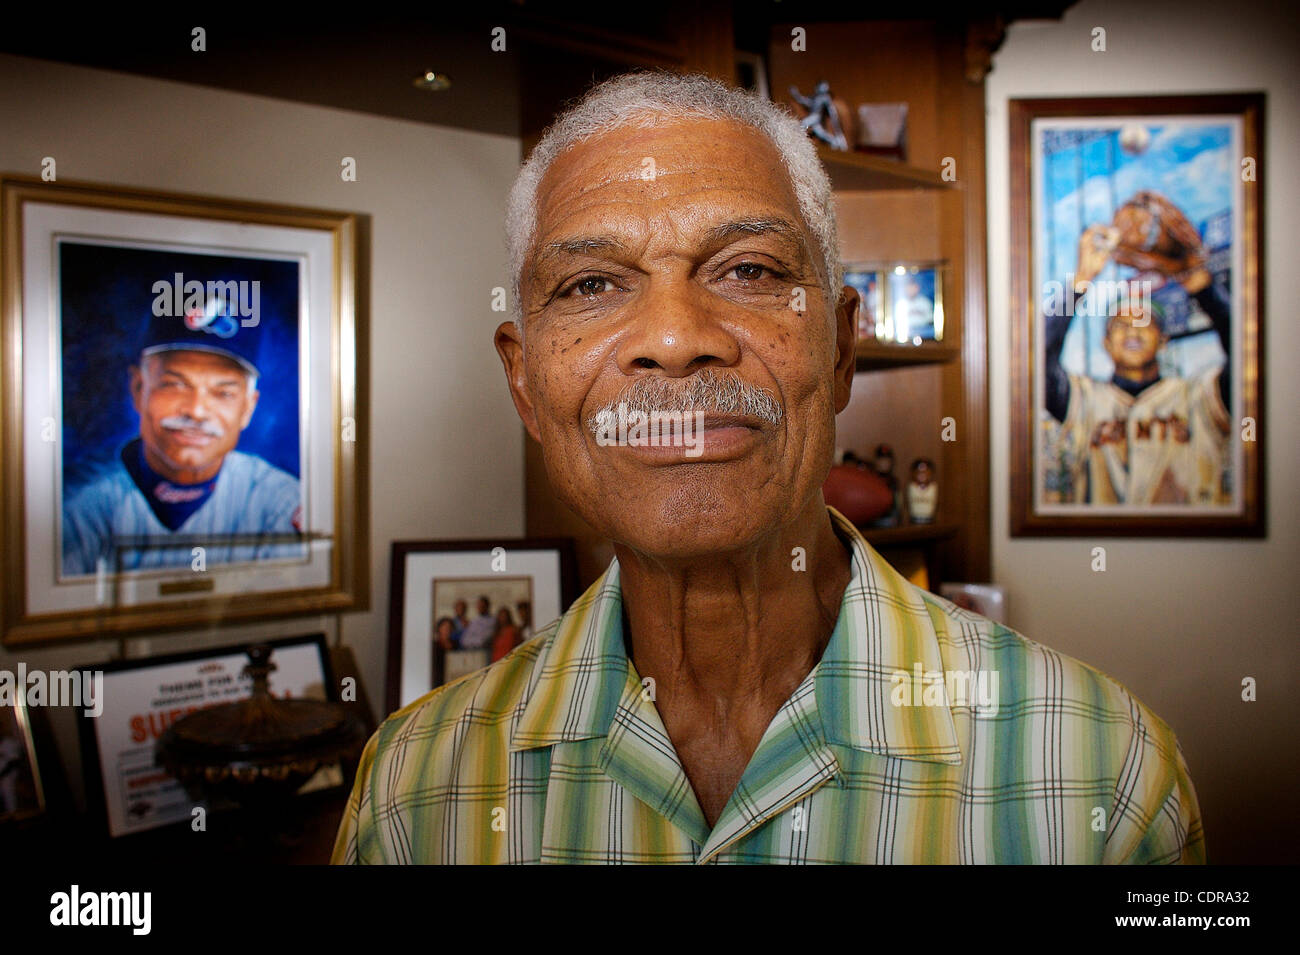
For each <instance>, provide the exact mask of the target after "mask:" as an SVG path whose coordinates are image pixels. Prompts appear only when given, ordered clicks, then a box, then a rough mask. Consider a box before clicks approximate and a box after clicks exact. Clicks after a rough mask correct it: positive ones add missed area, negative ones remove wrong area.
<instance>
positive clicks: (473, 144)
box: [0, 56, 524, 791]
mask: <svg viewBox="0 0 1300 955" xmlns="http://www.w3.org/2000/svg"><path fill="white" fill-rule="evenodd" d="M0 116H3V117H4V120H3V127H2V134H0V170H3V171H5V172H13V173H27V174H32V175H35V174H39V173H40V163H41V158H42V157H43V156H53V157H54V158H55V159H56V161H57V164H58V176H59V179H60V180H66V179H79V180H90V181H94V182H100V183H109V184H120V185H129V186H137V187H142V188H148V189H159V190H171V191H179V192H195V193H201V194H206V195H212V196H225V197H236V198H241V199H249V200H256V201H265V202H282V203H289V204H296V205H305V206H317V207H320V208H325V209H340V210H348V211H354V212H360V213H366V214H369V215H370V216H371V217H372V230H373V246H372V252H371V286H372V294H371V302H370V317H371V326H370V380H371V392H370V404H369V407H368V408H365V409H363V415H362V417H361V421H362V422H363V423H364V422H366V421H367V420H368V422H369V427H370V428H371V429H372V430H371V434H370V438H371V446H370V447H371V460H370V487H371V505H370V516H371V554H370V578H371V581H370V586H371V594H372V599H371V606H372V608H373V609H372V610H371V612H369V613H360V614H351V615H347V616H345V617H343V618H342V631H343V633H342V636H343V640H344V642H345V643H347V644H348V645H350V646H351V647H352V648H353V651H354V653H355V654H356V656H357V660H358V663H359V665H360V668H361V672H362V679H363V682H364V685H365V688H366V690H367V692H368V693H369V695H370V698H371V701H372V702H373V703H374V704H375V708H376V709H377V710H380V709H381V708H382V705H383V697H384V682H383V681H384V670H385V652H386V651H385V648H386V640H387V622H388V565H389V546H390V544H391V542H392V541H393V540H394V539H412V538H464V537H480V536H501V537H507V536H509V537H514V536H521V535H522V534H523V531H524V520H523V473H524V472H523V442H522V427H521V425H520V424H519V421H518V417H517V416H516V414H515V411H514V406H513V405H512V404H511V402H510V399H509V395H508V392H507V389H506V385H505V379H504V376H503V374H502V371H501V366H500V362H499V361H498V359H497V357H496V352H495V350H494V349H493V348H492V344H491V340H492V332H493V330H494V329H495V327H496V325H497V323H498V322H499V321H500V318H501V316H500V315H498V314H496V313H494V312H492V311H491V310H490V308H489V305H490V296H491V290H492V289H493V288H494V287H495V286H506V287H508V286H509V282H508V281H506V269H505V250H504V238H503V227H502V217H503V212H504V204H505V196H506V192H507V190H508V188H509V185H510V182H511V181H512V179H513V177H514V174H515V172H516V170H517V168H518V163H519V140H518V139H516V138H513V137H503V136H491V135H485V134H480V133H472V132H464V131H461V130H456V129H449V128H445V127H437V126H430V125H424V124H420V123H412V122H406V121H400V120H394V119H386V118H379V117H375V116H369V115H364V114H360V113H352V112H345V111H341V110H333V109H325V108H322V107H317V106H305V105H300V104H297V103H290V102H285V101H281V100H275V99H269V98H264V97H258V96H250V95H245V94H238V93H229V92H223V91H217V90H212V89H205V88H202V87H198V86H189V85H185V84H180V83H172V82H163V81H159V80H152V79H146V78H142V77H137V76H131V75H126V74H120V73H113V72H107V71H101V70H91V69H85V68H82V67H73V66H66V65H62V64H55V63H47V62H44V61H40V60H33V59H26V58H20V57H14V56H0ZM343 156H353V157H355V158H356V160H357V172H358V178H357V181H356V182H347V183H345V182H343V181H342V178H341V177H340V175H339V171H340V165H339V163H340V159H341V158H342V157H343ZM336 624H337V621H336V620H335V619H334V618H306V619H303V618H299V619H289V620H281V621H277V622H275V623H267V624H264V625H257V626H250V627H239V628H223V629H219V630H217V629H213V630H210V631H208V632H201V633H194V632H190V633H186V634H175V635H166V636H162V635H151V636H150V637H148V638H147V639H139V640H132V641H131V642H130V645H129V646H128V653H129V655H131V656H139V655H144V654H148V653H154V654H157V653H166V652H172V651H175V650H182V649H190V648H192V647H200V646H217V645H225V644H232V643H239V642H243V641H244V640H246V639H250V638H253V637H259V636H263V635H286V634H292V633H307V632H312V631H314V630H326V632H328V633H331V634H333V633H336V632H337V631H336ZM116 651H117V643H116V641H100V642H97V643H85V642H82V643H77V644H74V645H71V646H55V647H51V648H37V649H26V648H24V649H23V650H22V651H21V652H20V653H15V652H13V651H7V650H0V668H2V669H13V666H14V664H15V663H16V661H17V660H18V659H22V660H25V661H26V662H27V664H28V666H29V667H41V668H59V667H68V666H74V665H78V664H86V663H94V662H98V661H101V660H107V659H109V657H110V656H112V655H115V654H116ZM377 715H378V716H381V717H382V715H383V713H382V712H379V713H377ZM51 718H52V722H53V723H54V726H55V730H56V734H57V736H58V738H59V747H60V750H61V753H62V756H63V760H64V763H65V765H66V766H67V767H68V770H69V772H70V774H71V776H72V783H73V789H74V791H76V790H78V789H79V786H78V785H77V778H78V776H79V769H78V762H79V761H78V759H77V755H76V748H75V739H76V737H75V722H74V719H73V717H72V712H71V711H70V710H64V711H58V710H55V711H51Z"/></svg>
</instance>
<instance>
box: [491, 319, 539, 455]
mask: <svg viewBox="0 0 1300 955" xmlns="http://www.w3.org/2000/svg"><path fill="white" fill-rule="evenodd" d="M492 343H493V344H494V345H496V349H497V354H498V355H500V356H501V364H502V366H503V367H504V368H505V370H506V384H507V385H509V386H510V397H511V398H512V399H513V400H514V403H515V411H517V412H519V419H520V420H521V421H522V422H523V423H524V428H526V429H527V431H528V433H529V434H530V435H532V438H533V440H534V441H537V442H538V443H541V440H542V439H541V436H540V434H539V432H538V429H537V413H536V411H534V409H533V398H532V395H531V394H529V392H528V376H527V374H525V372H524V343H523V339H522V338H520V336H519V329H517V328H515V323H514V322H502V323H501V324H500V325H498V326H497V332H496V335H495V336H494V337H493V339H492Z"/></svg>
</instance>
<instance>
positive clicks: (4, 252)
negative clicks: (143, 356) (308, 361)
mask: <svg viewBox="0 0 1300 955" xmlns="http://www.w3.org/2000/svg"><path fill="white" fill-rule="evenodd" d="M28 202H37V203H53V204H60V205H67V206H74V207H79V208H80V207H84V208H87V209H103V210H111V211H120V212H140V213H149V214H154V215H163V216H176V217H182V218H192V219H196V220H208V221H225V222H238V223H252V224H257V225H269V226H284V227H294V228H301V229H315V230H320V231H322V232H324V233H326V234H328V235H329V237H330V245H331V249H332V257H333V262H334V265H335V268H334V279H333V288H332V289H331V294H330V298H331V306H330V307H331V311H332V314H331V315H330V319H329V329H330V336H329V337H330V353H331V356H332V364H333V367H332V369H330V371H329V374H330V375H331V381H330V392H331V398H332V401H331V404H332V407H329V408H325V409H321V412H320V413H321V414H322V417H324V418H328V419H329V420H332V421H333V422H335V427H332V428H331V429H330V431H331V432H332V434H333V448H332V451H331V452H330V453H331V455H332V458H333V463H332V467H331V470H332V474H333V481H334V515H333V520H334V524H333V526H334V531H333V534H332V537H333V539H334V545H335V546H333V547H332V548H331V556H330V581H329V584H328V585H326V586H323V587H311V588H300V589H291V590H283V591H274V592H272V591H268V592H261V593H253V594H238V595H231V594H224V595H220V596H212V597H191V598H187V599H182V600H175V601H155V602H152V603H140V604H133V605H130V606H124V607H109V608H104V607H91V608H86V609H77V610H68V611H60V612H55V613H41V614H34V613H31V612H30V611H29V609H28V607H27V573H28V568H27V566H26V541H25V531H24V525H25V518H24V506H25V505H24V470H23V455H24V452H23V447H24V435H23V400H24V395H25V385H24V382H23V378H22V375H23V368H22V345H23V342H22V334H23V289H22V279H23V267H22V251H23V235H24V225H23V208H24V205H25V204H26V203H28ZM369 242H370V236H369V219H368V217H366V216H364V215H358V214H354V213H349V212H334V211H328V210H323V209H311V208H304V207H300V206H287V205H271V204H267V203H258V202H245V201H242V200H234V199H224V198H214V197H208V196H198V195H191V194H183V193H168V192H155V191H145V190H139V189H130V188H121V187H116V186H106V185H101V184H95V183H87V182H44V181H42V180H41V179H40V178H38V177H32V176H20V175H10V174H5V175H3V176H0V329H2V334H0V397H2V398H3V402H2V404H3V413H2V414H0V500H2V501H3V512H2V514H3V522H4V528H3V531H2V532H0V542H2V546H0V638H2V640H3V643H4V644H5V645H6V646H13V645H17V644H27V643H37V642H46V641H50V640H55V639H69V638H71V639H77V638H80V639H89V638H94V637H100V636H105V635H126V634H129V633H134V632H138V631H142V630H159V629H179V628H182V627H187V626H193V625H195V624H208V623H227V622H237V621H244V620H254V619H263V618H266V617H276V616H289V615H293V614H319V613H331V612H340V611H355V610H365V609H368V607H369V600H370V596H369V593H370V586H369V585H370V560H369V552H370V551H369V493H370V492H369V478H368V461H369V434H368V432H369V429H368V428H367V427H366V424H365V421H366V419H365V417H364V415H365V409H366V408H367V407H368V399H367V395H368V388H369V348H368V311H369V299H370V294H369ZM346 419H351V420H352V422H353V424H354V427H353V428H352V429H351V433H350V434H349V435H348V436H347V437H346V438H345V437H344V435H343V433H342V432H343V427H342V423H343V422H344V421H345V420H346ZM304 536H305V537H307V538H310V536H311V535H310V534H307V535H304ZM191 583H192V582H188V581H177V582H175V583H174V584H173V585H171V587H170V592H176V593H185V592H203V590H205V589H210V588H200V587H197V586H192V585H190V584H191ZM162 586H163V587H164V588H167V587H168V585H167V584H164V585H162ZM167 592H169V591H168V589H163V590H162V593H163V595H165V594H166V593H167Z"/></svg>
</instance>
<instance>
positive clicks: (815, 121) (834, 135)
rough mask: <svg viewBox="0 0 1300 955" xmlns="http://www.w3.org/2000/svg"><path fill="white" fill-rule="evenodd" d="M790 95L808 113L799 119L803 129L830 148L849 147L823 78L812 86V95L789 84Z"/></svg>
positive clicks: (829, 86) (841, 149) (844, 148)
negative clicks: (805, 94)
mask: <svg viewBox="0 0 1300 955" xmlns="http://www.w3.org/2000/svg"><path fill="white" fill-rule="evenodd" d="M790 96H791V97H792V98H793V99H794V101H795V102H796V103H798V104H799V105H800V106H802V107H803V108H804V109H806V110H807V111H808V115H807V116H805V117H804V118H803V119H802V120H800V123H801V125H802V126H803V128H804V129H805V130H807V131H808V132H809V133H811V134H812V135H813V136H815V137H816V138H818V139H820V140H821V141H822V142H824V143H825V144H826V145H827V146H829V147H831V149H838V150H840V151H841V152H843V151H845V150H847V149H848V148H849V141H848V138H847V137H846V136H845V135H844V125H843V124H842V123H841V122H840V111H839V110H838V109H836V108H835V98H834V97H833V96H831V85H830V84H829V83H827V82H826V81H825V80H822V81H821V82H820V83H818V84H817V85H816V86H815V87H814V88H813V95H812V96H804V95H803V94H802V93H800V92H799V87H797V86H791V87H790Z"/></svg>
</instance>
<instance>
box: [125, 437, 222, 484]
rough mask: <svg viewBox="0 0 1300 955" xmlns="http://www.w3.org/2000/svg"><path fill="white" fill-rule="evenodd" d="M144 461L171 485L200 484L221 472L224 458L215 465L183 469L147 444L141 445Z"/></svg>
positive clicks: (219, 459)
mask: <svg viewBox="0 0 1300 955" xmlns="http://www.w3.org/2000/svg"><path fill="white" fill-rule="evenodd" d="M143 447H144V461H145V464H147V465H149V468H150V469H151V470H152V471H153V472H154V473H155V474H157V475H158V476H159V477H161V478H164V479H165V480H168V481H171V482H172V483H173V484H202V483H204V482H205V481H211V480H212V479H213V478H214V477H216V476H217V472H218V471H220V470H221V462H222V461H223V460H225V459H224V458H218V459H217V461H216V463H215V464H209V465H205V466H204V467H201V468H183V467H177V466H176V465H174V464H172V463H171V462H170V461H168V460H167V459H166V458H164V457H163V456H162V455H161V454H159V453H158V452H157V451H156V450H154V449H153V448H151V447H150V446H149V445H148V443H144V444H143Z"/></svg>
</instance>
